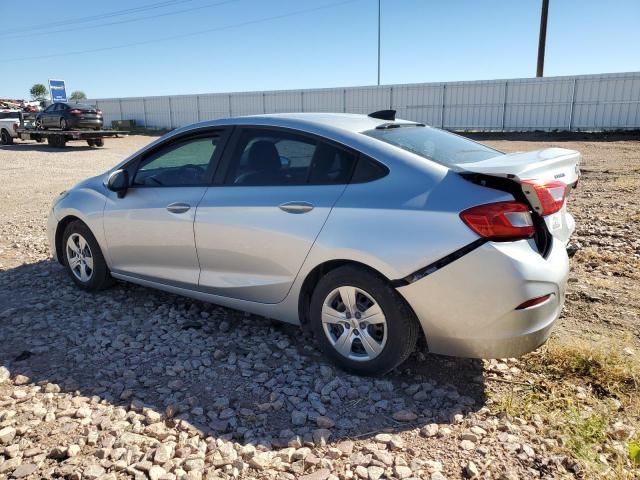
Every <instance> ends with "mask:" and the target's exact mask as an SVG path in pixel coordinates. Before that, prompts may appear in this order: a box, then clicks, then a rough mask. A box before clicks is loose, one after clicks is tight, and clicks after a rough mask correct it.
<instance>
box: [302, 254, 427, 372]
mask: <svg viewBox="0 0 640 480" xmlns="http://www.w3.org/2000/svg"><path fill="white" fill-rule="evenodd" d="M310 317H311V319H310V321H311V328H312V330H313V333H314V336H315V338H316V340H317V342H318V343H319V345H320V347H321V349H322V350H323V351H324V352H325V354H326V355H327V356H328V357H329V358H331V359H332V360H333V361H334V363H336V364H337V365H338V366H339V367H340V368H342V369H344V370H347V371H349V372H352V373H356V374H359V375H383V374H385V373H387V372H389V371H390V370H393V369H394V368H396V367H397V366H398V365H400V364H401V363H402V362H404V361H405V360H406V359H407V357H408V356H409V355H410V354H411V352H412V351H413V349H414V348H415V345H416V340H417V338H418V324H417V321H416V319H415V317H414V315H413V312H411V310H410V309H409V308H408V306H407V305H406V303H405V302H404V300H403V299H402V298H401V297H400V295H399V294H398V293H397V292H396V291H395V290H394V289H393V288H392V287H391V286H390V285H389V284H388V283H387V282H386V281H385V280H384V279H382V278H380V277H378V276H377V275H375V274H373V273H370V272H369V271H368V270H366V269H363V268H360V267H355V266H345V267H340V268H337V269H335V270H332V271H331V272H329V273H328V274H326V275H325V276H324V277H322V278H321V279H320V281H319V282H318V285H317V286H316V288H315V290H314V292H313V295H312V297H311V308H310Z"/></svg>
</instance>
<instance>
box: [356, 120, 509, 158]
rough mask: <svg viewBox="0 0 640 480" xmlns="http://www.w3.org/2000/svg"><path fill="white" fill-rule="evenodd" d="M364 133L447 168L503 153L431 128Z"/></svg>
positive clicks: (422, 127) (392, 129) (419, 127)
mask: <svg viewBox="0 0 640 480" xmlns="http://www.w3.org/2000/svg"><path fill="white" fill-rule="evenodd" d="M363 133H364V134H365V135H367V136H369V137H373V138H376V139H378V140H382V141H383V142H386V143H390V144H391V145H394V146H396V147H400V148H402V149H403V150H407V151H409V152H411V153H415V154H416V155H420V156H421V157H424V158H427V159H429V160H433V161H434V162H437V163H439V164H441V165H444V166H446V167H453V166H455V165H456V164H461V163H473V162H479V161H482V160H487V159H488V158H492V157H496V156H498V155H502V152H500V151H498V150H494V149H493V148H489V147H486V146H484V145H482V144H481V143H478V142H474V141H473V140H469V139H468V138H464V137H461V136H460V135H455V134H453V133H449V132H445V131H444V130H439V129H437V128H431V127H424V126H408V127H399V128H386V129H375V130H369V131H366V132H363Z"/></svg>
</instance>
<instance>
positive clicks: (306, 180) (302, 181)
mask: <svg viewBox="0 0 640 480" xmlns="http://www.w3.org/2000/svg"><path fill="white" fill-rule="evenodd" d="M355 159H356V156H355V154H354V153H353V152H351V151H349V150H347V149H345V148H342V147H340V146H338V145H334V144H330V143H328V142H326V141H324V140H322V139H319V138H316V137H312V136H307V135H306V134H301V133H299V132H293V131H289V130H285V129H276V128H265V127H251V128H249V127H243V128H237V129H236V132H235V133H234V137H233V139H232V141H231V143H230V146H229V147H228V148H227V149H226V151H225V158H224V160H223V168H221V170H220V173H219V174H218V175H217V178H216V181H214V186H212V187H210V188H209V189H208V190H207V192H206V193H205V195H204V197H203V199H202V201H201V202H200V204H199V206H198V211H197V213H196V221H195V239H196V246H197V249H198V258H199V259H200V267H201V273H200V288H201V289H203V290H205V291H208V292H210V293H213V294H216V295H222V296H226V297H231V298H237V299H243V300H249V301H254V302H261V303H278V302H280V301H282V300H283V299H284V298H285V297H286V296H287V293H288V292H289V289H290V288H291V285H292V284H293V281H294V280H295V278H296V275H297V273H298V271H299V270H300V268H301V266H302V263H303V262H304V259H305V258H306V256H307V254H308V253H309V250H310V249H311V246H312V245H313V242H314V241H315V239H316V237H317V236H318V234H319V233H320V230H321V229H322V226H323V225H324V223H325V221H326V219H327V217H328V215H329V213H330V211H331V208H332V207H333V205H334V204H335V202H336V201H337V200H338V198H339V197H340V195H341V194H342V192H343V191H344V189H345V187H346V184H347V183H348V181H349V179H350V176H351V174H352V170H353V167H354V165H355Z"/></svg>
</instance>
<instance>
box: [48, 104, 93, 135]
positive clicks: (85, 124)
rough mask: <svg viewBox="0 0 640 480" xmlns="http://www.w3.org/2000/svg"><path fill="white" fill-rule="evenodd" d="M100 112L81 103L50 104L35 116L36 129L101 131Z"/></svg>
mask: <svg viewBox="0 0 640 480" xmlns="http://www.w3.org/2000/svg"><path fill="white" fill-rule="evenodd" d="M103 123H104V122H103V119H102V111H100V110H98V109H97V108H96V107H94V106H92V105H85V104H83V103H52V104H51V105H49V106H48V107H47V108H45V109H44V110H43V111H42V112H40V113H38V115H37V116H36V128H38V129H42V130H46V129H47V128H60V129H62V130H70V129H81V128H88V129H92V130H101V129H102V126H103Z"/></svg>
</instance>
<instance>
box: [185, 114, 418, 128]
mask: <svg viewBox="0 0 640 480" xmlns="http://www.w3.org/2000/svg"><path fill="white" fill-rule="evenodd" d="M389 123H396V124H413V123H415V122H410V121H408V120H401V119H396V120H393V121H390V120H381V119H378V118H373V117H370V116H368V115H363V114H357V113H324V112H317V113H313V112H308V113H269V114H262V115H248V116H243V117H230V118H221V119H218V120H211V121H205V122H201V123H197V124H195V125H189V126H188V127H185V129H191V128H200V127H206V126H215V125H270V126H280V127H288V128H297V129H300V130H309V129H310V128H311V130H315V129H318V128H319V129H327V128H328V129H331V130H333V131H336V130H341V131H343V132H349V133H360V132H364V131H367V130H372V129H374V128H376V127H379V126H380V125H384V124H389ZM313 127H315V128H313Z"/></svg>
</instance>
